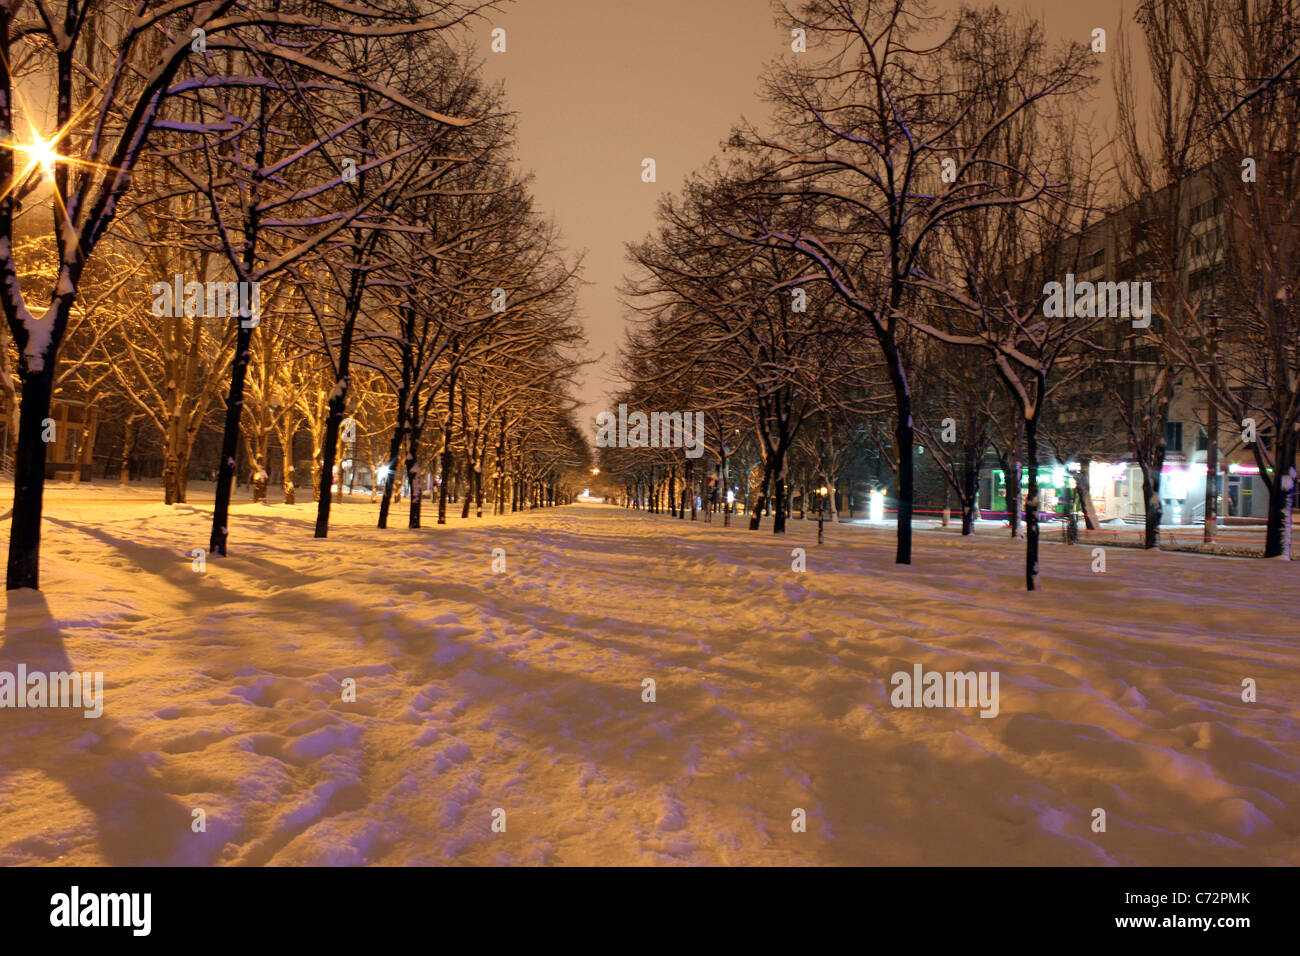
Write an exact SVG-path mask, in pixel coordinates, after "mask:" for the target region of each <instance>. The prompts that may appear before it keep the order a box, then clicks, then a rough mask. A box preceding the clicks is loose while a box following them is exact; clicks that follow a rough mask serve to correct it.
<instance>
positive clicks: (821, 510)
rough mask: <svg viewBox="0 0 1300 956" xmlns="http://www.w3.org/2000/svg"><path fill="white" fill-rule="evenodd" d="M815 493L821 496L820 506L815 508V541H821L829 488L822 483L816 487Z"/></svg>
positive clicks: (819, 542)
mask: <svg viewBox="0 0 1300 956" xmlns="http://www.w3.org/2000/svg"><path fill="white" fill-rule="evenodd" d="M817 493H818V494H819V495H821V496H822V500H821V502H820V507H818V509H817V543H818V544H821V543H822V523H823V522H824V521H825V520H826V496H827V495H828V494H830V489H829V488H827V487H826V486H825V485H822V486H821V487H820V488H818V489H817Z"/></svg>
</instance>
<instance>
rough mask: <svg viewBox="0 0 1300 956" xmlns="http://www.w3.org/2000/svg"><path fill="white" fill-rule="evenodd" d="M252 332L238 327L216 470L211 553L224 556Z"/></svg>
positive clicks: (209, 549)
mask: <svg viewBox="0 0 1300 956" xmlns="http://www.w3.org/2000/svg"><path fill="white" fill-rule="evenodd" d="M252 338H253V330H252V329H251V328H245V326H244V323H243V322H240V323H239V330H238V332H236V333H235V358H234V361H233V362H232V363H231V370H230V391H229V392H228V393H227V395H226V424H225V429H224V431H223V432H222V436H221V461H220V463H219V464H218V466H217V496H216V500H215V502H214V503H213V508H212V534H211V537H210V538H209V540H208V553H209V554H213V555H217V554H219V555H223V556H224V555H225V553H226V542H227V539H228V538H229V536H230V528H229V524H230V494H231V491H233V489H234V485H235V455H236V454H237V452H238V450H239V419H240V416H241V415H242V414H243V411H244V381H245V380H246V379H247V377H248V363H249V360H250V359H251V358H252V351H251V349H250V348H249V345H250V343H251V342H252Z"/></svg>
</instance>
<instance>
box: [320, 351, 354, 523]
mask: <svg viewBox="0 0 1300 956" xmlns="http://www.w3.org/2000/svg"><path fill="white" fill-rule="evenodd" d="M346 360H347V359H346V354H345V353H344V352H343V351H342V350H340V359H339V364H340V365H343V364H344V363H345V362H346ZM347 401H348V374H347V372H346V371H345V372H343V374H341V375H340V376H339V380H338V382H336V383H335V385H334V391H333V392H331V393H330V404H329V417H328V418H327V419H326V421H325V442H324V447H323V448H322V449H321V463H320V500H319V501H317V502H316V537H318V538H325V537H328V536H329V533H330V505H331V504H332V503H333V501H334V459H335V457H336V456H337V455H338V448H339V429H340V428H341V427H342V425H343V411H344V409H345V408H346V407H347Z"/></svg>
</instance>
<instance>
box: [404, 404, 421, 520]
mask: <svg viewBox="0 0 1300 956" xmlns="http://www.w3.org/2000/svg"><path fill="white" fill-rule="evenodd" d="M423 425H424V421H423V419H422V418H420V417H417V418H416V420H415V421H413V422H411V426H410V427H409V428H408V429H407V431H406V468H405V473H406V481H407V484H409V485H410V487H411V500H410V502H409V503H408V511H407V518H406V526H407V527H408V528H418V527H420V514H421V511H422V509H423V507H424V482H423V481H422V480H421V478H422V476H421V475H420V437H421V436H422V435H423V434H424V428H423Z"/></svg>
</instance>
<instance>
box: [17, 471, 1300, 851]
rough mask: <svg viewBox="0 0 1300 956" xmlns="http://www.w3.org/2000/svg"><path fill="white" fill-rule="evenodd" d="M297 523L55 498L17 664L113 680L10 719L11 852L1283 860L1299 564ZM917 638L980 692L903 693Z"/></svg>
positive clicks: (626, 524) (725, 532)
mask: <svg viewBox="0 0 1300 956" xmlns="http://www.w3.org/2000/svg"><path fill="white" fill-rule="evenodd" d="M311 514H312V506H311V505H310V504H308V505H300V506H297V507H286V506H270V507H268V506H253V505H249V504H243V505H239V506H237V507H236V508H235V509H234V517H233V519H232V538H231V547H232V555H231V557H229V558H227V559H221V560H214V559H209V560H208V562H207V570H206V572H204V573H197V572H195V571H194V570H193V569H192V567H191V557H190V551H191V549H193V548H196V547H202V546H203V544H204V543H205V541H206V528H207V520H208V516H209V515H210V508H209V507H207V506H205V505H198V506H178V507H176V508H174V509H169V508H165V507H163V506H162V505H159V504H156V503H153V501H152V500H151V499H149V498H145V497H141V496H139V495H124V496H122V497H121V498H120V499H115V500H113V501H112V503H111V506H108V505H105V504H104V503H103V502H90V501H79V500H78V499H76V498H69V499H67V500H59V499H57V498H55V499H54V500H52V501H51V503H50V504H49V506H48V508H47V516H48V520H47V523H46V532H45V534H46V539H45V542H46V543H45V552H46V560H45V567H44V572H43V579H42V584H43V587H44V588H45V590H44V591H43V592H41V593H40V594H36V593H34V592H14V593H10V594H8V595H7V596H6V598H5V599H4V600H5V602H6V603H5V605H4V608H3V612H4V637H3V643H2V644H0V671H4V670H13V669H14V668H15V667H16V665H17V663H19V662H23V663H26V664H27V667H28V669H29V670H35V669H38V668H41V667H43V668H45V669H46V670H59V669H73V668H75V669H79V670H98V671H103V672H104V678H105V683H106V692H105V696H106V705H105V710H104V716H103V717H102V718H100V719H98V720H88V719H85V718H84V717H83V716H82V714H81V712H80V711H60V710H43V711H31V710H0V863H25V862H53V861H58V862H61V863H137V862H179V863H208V862H223V863H246V864H261V863H278V864H290V863H347V864H352V863H382V864H407V863H416V864H429V863H448V862H463V863H505V862H519V863H559V864H582V863H595V864H630V863H655V862H684V863H722V864H733V863H743V864H784V863H828V864H844V863H876V864H909V863H925V864H941V863H942V864H999V863H1001V864H1034V863H1045V864H1078V863H1083V864H1088V863H1142V864H1179V863H1203V864H1266V863H1290V864H1300V842H1298V835H1300V723H1298V722H1297V717H1298V716H1300V625H1298V624H1297V620H1296V609H1297V607H1298V606H1300V601H1297V597H1296V590H1297V589H1296V585H1297V583H1298V582H1300V567H1297V566H1295V565H1287V564H1284V563H1280V562H1263V561H1258V560H1238V559H1225V558H1208V557H1203V556H1196V555H1176V554H1152V553H1145V552H1140V551H1134V550H1124V549H1114V550H1111V551H1110V552H1108V554H1107V569H1106V571H1105V573H1093V572H1092V571H1091V565H1092V562H1093V558H1092V553H1091V550H1090V549H1089V548H1083V547H1076V548H1067V547H1065V546H1063V545H1053V544H1048V545H1045V547H1044V555H1043V575H1042V578H1043V585H1044V589H1043V590H1042V591H1041V592H1038V593H1035V594H1025V593H1023V592H1022V591H1021V590H1020V589H1021V588H1022V587H1023V577H1022V575H1023V571H1022V562H1023V553H1022V550H1021V549H1022V547H1023V545H1021V544H1019V543H1014V542H1010V541H1004V540H1000V539H994V538H986V537H981V538H979V539H977V540H965V541H963V540H961V539H959V538H957V537H955V536H951V535H939V534H930V535H920V536H919V537H918V539H917V554H916V564H915V565H914V566H912V567H910V568H900V567H897V566H895V565H893V564H892V563H891V562H892V557H893V540H892V534H890V533H888V532H885V531H879V530H872V529H862V528H836V527H831V526H828V528H827V543H826V544H825V545H823V546H821V547H820V548H819V547H818V546H817V545H816V543H815V540H816V527H815V524H814V523H812V522H807V523H805V522H802V521H799V520H795V521H793V522H792V527H791V532H790V534H789V535H787V536H786V538H784V539H780V538H776V537H774V536H773V535H771V534H770V524H768V523H767V522H765V530H764V531H762V532H759V533H751V532H749V531H747V530H745V529H744V528H743V526H740V525H737V526H735V527H732V528H729V529H724V528H722V527H721V524H720V522H718V523H714V524H711V525H710V524H705V523H703V522H702V521H698V522H695V523H692V522H690V521H677V520H673V519H671V518H669V517H667V516H652V515H644V514H640V513H636V512H627V511H623V510H620V509H616V508H612V507H602V506H596V505H592V506H570V507H566V508H559V509H553V510H549V511H539V512H532V513H525V514H520V515H514V516H511V515H506V516H502V517H500V518H485V519H483V520H481V521H475V520H473V519H471V520H470V521H468V522H462V521H460V520H459V518H458V517H457V518H453V519H452V523H451V524H450V525H448V526H444V527H436V526H435V527H429V528H425V529H421V530H418V531H412V530H409V529H406V528H405V527H399V528H393V529H390V530H388V531H383V532H381V531H378V530H376V529H374V528H373V517H374V511H373V508H372V506H370V505H369V504H352V503H348V504H346V505H344V506H343V507H341V508H338V509H336V524H335V529H334V531H333V532H332V533H331V537H330V538H329V539H328V540H326V541H317V540H314V539H313V538H312V537H311V524H310V521H311ZM395 517H396V518H397V519H398V521H397V523H399V524H404V523H405V507H404V506H402V507H399V508H398V509H397V511H396V514H395ZM426 520H427V521H429V522H432V521H433V515H432V514H431V513H430V512H429V511H426ZM7 527H8V521H7V520H6V521H0V540H3V539H4V538H5V537H6V536H7ZM796 547H801V548H804V549H806V551H807V571H806V572H805V573H798V572H795V571H793V570H792V568H791V564H792V557H791V549H792V548H796ZM494 548H503V549H505V561H506V569H505V571H504V573H494V572H493V560H494V559H493V553H492V552H493V549H494ZM916 664H919V665H922V666H923V667H924V668H925V669H926V670H928V671H930V670H933V671H968V670H975V671H997V672H998V673H999V675H1000V712H999V714H998V716H997V717H995V718H991V719H986V718H981V717H980V716H979V714H978V712H977V711H976V710H973V709H956V708H940V709H895V708H894V707H893V706H891V703H890V690H891V688H890V676H891V674H893V673H894V672H896V671H907V672H909V673H910V672H911V671H912V668H913V665H916ZM347 678H351V679H353V680H355V681H356V701H355V702H354V703H353V702H348V701H345V700H343V699H342V693H341V685H342V682H343V681H344V680H345V679H347ZM646 678H650V679H653V680H654V681H655V693H656V700H655V701H654V702H653V703H648V702H643V700H642V682H643V680H645V679H646ZM1243 678H1253V679H1254V680H1255V681H1257V683H1258V688H1259V690H1258V693H1259V699H1258V702H1256V703H1244V702H1243V701H1242V700H1241V686H1242V680H1243ZM497 808H500V809H502V810H504V811H505V818H506V824H507V825H506V831H505V832H504V833H500V832H493V828H492V823H493V811H494V810H496V809H497ZM794 808H803V809H805V810H806V812H807V821H808V822H807V832H805V833H796V832H792V829H791V813H792V810H793V809H794ZM1094 808H1102V809H1104V810H1105V811H1106V814H1107V828H1106V832H1104V833H1098V832H1093V830H1092V828H1091V824H1092V821H1093V816H1092V813H1093V810H1094ZM196 809H202V810H204V811H205V814H206V832H199V833H195V832H192V829H191V820H192V815H193V811H194V810H196Z"/></svg>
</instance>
